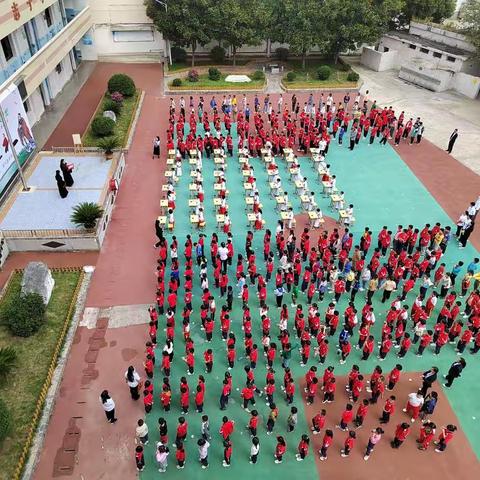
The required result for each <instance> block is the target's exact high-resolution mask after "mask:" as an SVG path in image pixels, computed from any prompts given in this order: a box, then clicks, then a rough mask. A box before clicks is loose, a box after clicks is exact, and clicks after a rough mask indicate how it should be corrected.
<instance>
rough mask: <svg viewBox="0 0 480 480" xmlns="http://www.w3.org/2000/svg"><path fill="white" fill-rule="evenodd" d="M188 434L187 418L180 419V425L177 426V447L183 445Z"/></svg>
mask: <svg viewBox="0 0 480 480" xmlns="http://www.w3.org/2000/svg"><path fill="white" fill-rule="evenodd" d="M187 433H188V423H187V422H186V420H185V417H179V418H178V425H177V436H176V438H175V445H177V447H178V445H179V444H180V443H183V442H184V441H185V439H186V438H187Z"/></svg>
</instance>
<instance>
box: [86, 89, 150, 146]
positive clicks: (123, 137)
mask: <svg viewBox="0 0 480 480" xmlns="http://www.w3.org/2000/svg"><path fill="white" fill-rule="evenodd" d="M140 94H141V91H140V90H137V91H136V93H135V95H134V96H133V97H126V98H125V100H124V101H123V107H122V110H121V112H120V114H119V115H117V121H116V123H115V133H114V135H115V136H116V137H117V138H118V140H119V142H120V146H122V147H124V146H125V145H126V143H127V139H128V133H129V131H130V125H131V123H132V121H133V117H134V116H135V110H136V107H137V104H138V99H139V97H140ZM107 100H109V95H108V93H105V95H104V97H103V100H102V102H100V105H99V106H98V108H97V111H96V112H95V115H94V116H93V117H92V120H93V119H94V118H95V117H97V116H98V115H101V114H102V113H103V110H104V104H105V102H106V101H107ZM100 139H101V137H97V136H95V135H94V134H93V132H92V130H91V128H90V124H89V125H88V127H87V130H86V131H85V133H84V134H83V145H84V146H85V147H96V146H97V144H98V141H99V140H100Z"/></svg>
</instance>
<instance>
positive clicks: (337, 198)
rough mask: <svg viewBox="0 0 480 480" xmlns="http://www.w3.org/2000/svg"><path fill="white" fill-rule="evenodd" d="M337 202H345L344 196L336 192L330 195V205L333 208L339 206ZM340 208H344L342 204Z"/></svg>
mask: <svg viewBox="0 0 480 480" xmlns="http://www.w3.org/2000/svg"><path fill="white" fill-rule="evenodd" d="M336 203H340V204H341V203H343V198H342V197H341V196H340V195H336V194H334V195H330V206H331V207H332V209H335V208H337V207H336V206H335V204H336ZM338 208H342V207H341V205H340V206H339V207H338Z"/></svg>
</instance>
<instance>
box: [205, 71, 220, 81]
mask: <svg viewBox="0 0 480 480" xmlns="http://www.w3.org/2000/svg"><path fill="white" fill-rule="evenodd" d="M220 76H221V73H220V70H219V69H218V68H215V67H210V68H209V69H208V78H209V79H210V80H213V81H214V82H216V81H218V80H220Z"/></svg>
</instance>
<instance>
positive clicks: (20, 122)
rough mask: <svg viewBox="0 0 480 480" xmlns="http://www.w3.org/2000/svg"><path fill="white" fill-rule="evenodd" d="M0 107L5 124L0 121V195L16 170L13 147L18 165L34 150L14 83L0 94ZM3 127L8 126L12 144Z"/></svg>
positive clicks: (31, 136) (32, 140)
mask: <svg viewBox="0 0 480 480" xmlns="http://www.w3.org/2000/svg"><path fill="white" fill-rule="evenodd" d="M0 108H1V109H2V110H3V113H4V116H5V120H6V122H7V125H4V124H3V123H2V122H1V121H0V197H1V196H2V195H3V194H4V192H5V190H6V188H7V187H8V185H9V184H10V182H11V180H12V178H13V176H14V175H15V173H16V172H17V170H18V167H17V164H16V162H15V159H14V158H13V153H12V148H15V151H16V152H17V157H18V160H19V162H20V165H23V164H24V163H25V162H26V161H27V160H28V157H29V156H30V155H31V154H32V152H33V151H34V150H35V146H36V144H35V139H34V138H33V134H32V130H31V128H30V123H29V121H28V117H27V113H26V112H25V107H24V106H23V102H22V99H21V97H20V93H19V91H18V88H17V87H16V85H11V86H10V87H9V88H7V89H6V90H4V91H3V92H2V93H1V94H0ZM5 128H8V130H9V132H10V137H11V138H12V142H13V146H12V145H10V143H9V141H8V138H7V135H6V133H5Z"/></svg>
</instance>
